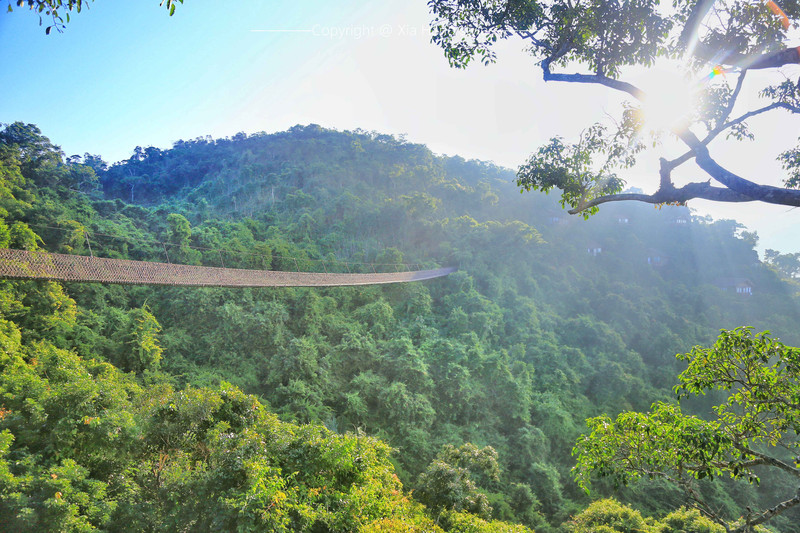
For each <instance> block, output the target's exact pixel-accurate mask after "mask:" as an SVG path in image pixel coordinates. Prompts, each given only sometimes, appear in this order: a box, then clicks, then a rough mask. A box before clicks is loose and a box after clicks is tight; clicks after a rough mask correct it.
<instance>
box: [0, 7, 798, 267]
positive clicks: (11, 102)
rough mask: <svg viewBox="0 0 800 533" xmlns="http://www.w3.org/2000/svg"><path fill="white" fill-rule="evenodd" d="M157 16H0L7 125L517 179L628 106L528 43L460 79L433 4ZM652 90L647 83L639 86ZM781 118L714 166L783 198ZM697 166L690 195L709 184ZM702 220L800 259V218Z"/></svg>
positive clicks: (764, 215)
mask: <svg viewBox="0 0 800 533" xmlns="http://www.w3.org/2000/svg"><path fill="white" fill-rule="evenodd" d="M158 3H159V2H158V0H143V1H139V2H115V1H112V0H98V1H97V2H95V3H91V4H89V6H90V8H89V9H88V11H84V12H82V13H80V14H76V15H74V16H73V17H72V22H71V23H70V24H68V25H67V28H66V30H65V31H64V33H55V32H53V33H52V34H51V35H50V36H45V34H44V28H43V27H40V26H38V18H37V16H36V15H34V14H32V13H30V12H27V11H25V10H22V9H17V10H15V11H14V12H13V13H8V14H7V13H5V12H3V13H2V14H0V47H2V50H4V53H3V58H2V62H0V65H1V67H0V87H2V88H3V90H2V92H3V96H2V98H0V122H12V121H15V120H21V121H24V122H30V123H34V124H37V125H38V126H39V127H40V128H41V129H42V131H43V132H44V134H45V135H47V136H48V137H50V139H51V140H52V141H53V142H55V143H56V144H59V145H60V146H61V147H62V148H63V149H64V151H65V153H66V154H67V155H71V154H83V153H84V152H89V153H93V154H100V155H102V156H103V158H104V159H105V160H106V161H109V162H114V161H118V160H120V159H125V158H127V157H129V156H130V154H131V153H132V151H133V148H134V147H135V146H137V145H140V146H150V145H152V146H158V147H161V148H169V147H171V146H172V143H173V142H175V141H177V140H178V139H192V138H195V137H199V136H205V135H211V136H212V137H224V136H230V135H233V134H235V133H237V132H240V131H244V132H247V133H253V132H257V131H266V132H274V131H280V130H284V129H286V128H289V127H291V126H293V125H295V124H310V123H316V124H320V125H322V126H326V127H332V128H337V129H340V130H343V129H355V128H361V129H364V130H376V131H380V132H382V133H391V134H406V135H407V138H408V140H409V141H412V142H418V143H423V144H426V145H428V146H429V147H430V148H431V149H432V150H433V151H434V152H436V153H440V154H449V155H455V154H458V155H461V156H462V157H465V158H467V159H472V158H475V159H484V160H491V161H494V162H496V163H498V164H502V165H505V166H508V167H511V168H516V167H517V166H518V165H519V164H521V163H522V162H524V160H525V159H526V158H527V156H528V155H529V154H530V153H531V152H532V151H534V150H535V149H536V147H537V146H538V145H540V144H541V143H543V142H545V141H546V140H547V139H549V138H550V137H552V136H554V135H561V136H563V137H565V138H566V139H567V140H573V139H575V138H576V136H577V135H578V134H579V133H580V131H581V129H583V128H584V127H586V126H587V125H589V124H591V123H592V122H594V121H597V120H602V119H604V118H605V117H606V116H607V114H609V113H613V112H614V111H615V110H616V109H617V107H618V105H619V102H620V101H621V96H619V95H617V94H615V93H613V92H611V91H609V90H608V89H604V88H601V87H591V86H579V87H578V86H572V85H569V84H554V83H549V84H545V83H544V82H542V81H541V73H540V71H539V70H538V69H537V67H536V66H535V65H534V62H533V61H532V60H531V59H530V58H529V57H528V56H527V55H526V54H525V53H524V52H523V51H522V45H521V44H520V43H519V42H508V43H503V44H502V45H501V46H500V47H499V48H498V58H499V61H498V63H497V64H495V65H490V66H488V67H484V66H481V65H479V64H476V65H475V66H472V67H470V68H468V69H466V70H454V69H451V68H449V66H448V64H447V61H446V60H445V59H444V57H443V55H442V53H441V51H440V50H439V49H438V48H436V47H435V46H434V45H432V44H430V42H429V40H430V39H429V33H428V26H427V24H428V21H429V18H430V16H429V14H428V12H427V6H426V2H425V0H412V1H410V0H403V1H399V0H386V1H383V2H367V1H361V0H347V1H337V2H330V1H327V2H323V1H312V0H297V1H293V2H268V1H241V2H232V3H228V2H226V3H222V2H214V1H211V0H205V1H202V0H187V1H186V4H185V5H180V4H179V5H178V7H177V10H176V13H175V15H174V16H173V17H168V16H167V13H166V9H165V8H163V7H159V5H158ZM798 44H800V43H798ZM798 73H800V71H798V70H795V71H794V74H795V75H796V74H798ZM655 79H657V78H656V77H655V76H650V75H647V74H644V73H639V76H638V77H637V82H641V83H643V84H646V83H647V82H648V80H650V81H652V80H655ZM753 86H755V84H754V85H753ZM742 109H744V108H742ZM779 118H780V117H779V116H775V117H765V118H761V119H759V120H758V121H757V122H754V126H755V127H756V129H757V131H758V132H759V133H760V137H759V138H758V141H757V142H755V143H745V144H739V143H734V144H733V145H732V146H730V147H728V146H716V145H715V146H712V155H714V156H715V157H717V159H718V161H719V162H720V163H722V164H723V165H724V166H727V167H728V168H729V169H730V170H733V171H735V172H738V173H740V175H742V176H744V177H747V178H749V179H752V180H754V181H758V182H762V183H770V184H774V185H779V184H780V181H781V177H782V176H781V170H780V167H779V165H778V164H777V163H775V162H774V156H775V155H776V154H777V153H779V152H780V151H781V150H783V149H785V148H787V147H789V146H791V145H792V143H793V142H794V143H796V142H797V138H798V135H800V127H798V124H797V122H796V121H795V122H794V123H793V122H792V121H789V120H783V121H781V120H778V119H779ZM679 154H680V152H679V151H677V150H676V151H673V152H671V153H669V154H668V155H671V156H675V155H679ZM686 166H687V173H686V175H685V176H686V178H687V179H693V180H697V179H707V178H705V175H703V174H701V173H700V172H699V171H695V170H694V168H692V166H691V165H686ZM622 175H623V177H625V178H627V180H628V182H629V184H630V185H634V186H637V187H641V188H643V189H645V190H646V191H648V192H652V191H653V190H654V189H655V187H656V185H657V166H656V164H655V161H654V160H653V159H651V160H650V161H649V163H648V162H647V161H645V165H643V166H641V167H639V168H637V169H636V170H635V172H630V173H627V174H624V173H623V174H622ZM689 205H690V207H692V208H694V209H696V210H697V211H698V213H699V214H707V213H708V214H711V215H712V216H714V217H715V218H736V219H737V220H739V221H740V222H742V223H744V224H746V225H747V226H748V227H749V228H750V229H752V230H756V231H758V233H759V236H760V238H761V240H760V244H759V248H762V249H763V248H778V249H780V250H782V251H785V252H795V251H800V211H798V210H797V209H790V208H787V207H780V206H765V205H763V204H758V203H755V202H753V203H750V204H736V205H727V206H725V205H719V204H711V203H710V202H701V201H694V202H690V204H689Z"/></svg>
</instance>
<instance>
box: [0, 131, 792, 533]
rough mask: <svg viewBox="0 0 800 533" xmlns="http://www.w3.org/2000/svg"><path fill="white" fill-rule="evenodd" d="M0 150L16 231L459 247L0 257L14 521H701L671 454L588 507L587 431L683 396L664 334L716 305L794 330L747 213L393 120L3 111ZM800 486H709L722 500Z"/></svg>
mask: <svg viewBox="0 0 800 533" xmlns="http://www.w3.org/2000/svg"><path fill="white" fill-rule="evenodd" d="M0 173H1V174H0V176H2V186H3V189H2V194H0V209H2V211H0V214H1V215H2V217H3V223H2V225H0V244H2V245H3V246H11V247H14V248H24V249H37V248H43V249H46V250H49V251H53V252H61V253H77V254H85V253H87V252H88V249H87V245H86V243H87V239H86V237H87V236H88V240H89V242H91V245H92V249H93V252H94V253H95V254H96V255H99V256H106V257H119V258H133V259H140V260H159V258H160V257H161V254H163V250H162V248H161V247H160V246H159V245H158V244H157V243H161V242H169V243H172V244H174V245H175V249H176V250H178V251H179V255H180V257H176V258H175V259H174V260H176V261H177V260H180V261H181V262H185V263H188V264H216V262H217V261H218V256H217V255H213V254H208V255H207V254H206V252H205V251H204V250H219V249H223V250H226V251H227V252H226V258H229V260H230V264H228V263H226V265H228V266H232V267H246V266H249V265H248V261H249V259H248V257H249V255H248V254H247V253H243V252H250V251H253V250H257V251H258V253H259V254H260V255H261V256H263V257H267V258H269V264H268V266H269V267H270V268H274V269H281V268H283V267H284V266H285V265H282V264H281V261H282V258H285V257H295V258H299V259H301V260H302V259H305V260H308V261H311V260H318V259H323V258H324V259H326V260H331V261H333V260H334V259H339V260H352V261H380V260H381V259H382V258H389V257H390V258H391V259H392V261H395V260H399V261H406V262H409V263H418V264H423V265H431V266H433V265H437V264H443V263H446V264H456V265H458V266H459V267H460V271H459V272H458V273H456V274H453V275H451V276H449V277H448V278H446V279H442V280H437V281H432V282H429V283H428V282H426V283H423V284H408V285H403V286H396V287H384V288H381V287H348V288H335V289H325V290H310V289H243V290H230V289H221V288H208V289H191V288H177V287H132V286H110V285H109V286H106V285H98V284H57V283H34V282H19V281H3V282H1V283H2V285H1V286H0V288H1V289H2V292H0V294H1V295H2V298H1V299H0V312H1V313H2V324H4V325H3V326H2V328H3V329H2V332H3V335H4V337H3V338H4V339H6V340H4V341H2V343H0V344H1V345H2V353H3V356H2V357H3V360H2V361H3V362H2V365H3V371H2V380H3V381H2V383H0V402H2V409H3V410H2V416H1V417H0V431H2V432H3V433H2V435H3V440H2V443H3V445H2V450H3V452H2V454H3V455H2V457H3V459H2V460H0V461H2V462H1V463H0V483H2V484H3V485H2V490H0V494H2V501H0V513H2V515H3V517H4V518H7V519H8V520H9V521H12V520H13V522H9V523H13V524H15V527H17V526H18V528H19V529H22V530H32V531H37V530H42V529H48V528H49V529H50V530H64V529H73V530H81V529H88V528H90V527H97V528H101V529H108V530H119V529H125V528H126V527H127V528H129V529H126V530H131V529H130V528H133V529H134V530H143V531H144V530H149V529H152V528H153V527H156V526H155V524H173V525H174V528H175V529H180V528H187V527H190V528H196V529H200V530H208V529H214V528H220V527H221V528H223V529H225V528H228V529H230V528H232V527H234V525H235V527H241V528H242V529H244V530H247V529H248V528H252V529H254V530H258V529H259V528H260V529H262V530H263V529H264V528H267V529H270V528H273V529H279V528H280V527H283V528H286V529H287V530H291V529H292V528H294V529H295V530H297V529H307V530H313V529H314V528H318V529H325V528H327V529H329V530H335V531H352V530H359V529H360V530H363V531H370V530H373V531H377V530H391V528H392V527H395V528H401V527H405V526H401V524H406V523H408V524H412V525H414V527H417V528H418V529H419V530H426V528H431V529H433V528H434V526H433V524H434V523H438V526H436V527H441V528H444V529H446V530H450V531H476V530H477V531H481V530H483V531H512V530H519V531H523V529H522V528H523V527H530V528H534V529H535V530H536V531H538V532H540V533H541V532H548V531H557V530H558V528H561V529H564V530H568V529H569V528H578V529H574V530H575V531H580V528H581V527H584V525H585V524H592V523H595V522H593V521H596V520H605V521H613V520H616V518H614V517H620V516H623V515H624V516H625V517H628V518H629V519H631V520H636V518H635V517H636V513H639V516H640V517H642V518H641V519H642V520H646V521H647V520H649V521H647V522H646V523H647V525H648V527H651V526H652V527H653V528H661V527H662V526H663V527H666V526H665V525H664V524H666V523H667V522H666V521H667V520H668V519H669V520H672V521H673V522H674V521H676V520H677V521H678V522H680V523H694V524H701V525H702V524H703V523H704V522H702V520H700V519H699V518H697V519H695V518H693V516H694V515H691V513H690V512H689V511H685V510H683V511H681V510H680V507H681V506H682V505H683V504H685V503H686V500H685V498H684V496H683V494H682V492H681V491H680V490H679V489H677V488H672V487H670V486H669V485H667V484H663V483H660V482H658V481H647V480H645V482H644V483H640V484H637V485H635V486H631V487H629V488H625V489H623V490H620V491H617V492H613V494H614V495H615V497H616V498H618V499H620V500H621V501H622V502H624V504H625V505H627V506H629V507H625V506H622V507H619V505H620V504H617V503H603V504H602V505H600V504H597V505H599V507H597V506H593V507H588V506H589V504H590V500H589V498H588V497H587V495H586V494H585V493H584V491H583V490H582V489H581V488H580V487H579V486H578V485H577V484H575V483H574V482H573V481H572V473H571V469H572V467H573V466H574V464H575V460H574V458H573V457H572V455H571V453H570V451H571V449H572V447H573V444H574V443H575V441H576V440H577V439H578V437H579V436H580V434H581V433H582V432H584V431H585V429H586V426H585V422H584V421H585V420H586V419H587V418H590V417H595V416H601V415H603V414H607V415H609V416H616V415H617V414H618V413H620V412H622V411H626V410H639V411H644V410H646V409H647V408H648V407H649V406H650V405H651V404H652V403H653V402H656V401H663V402H670V401H671V400H672V398H673V397H674V394H673V392H672V390H671V387H672V385H673V383H674V381H675V376H677V375H678V374H679V373H680V372H681V371H682V370H683V369H684V368H685V366H684V364H683V363H682V362H681V361H679V360H676V359H675V357H674V354H676V353H684V352H687V351H688V350H690V349H691V347H692V346H694V345H698V344H699V345H710V344H711V343H712V342H713V340H714V339H715V338H716V337H717V333H718V330H719V329H720V328H723V327H725V328H733V327H736V326H739V325H752V326H754V327H755V328H756V330H757V331H761V330H765V329H770V330H771V331H772V332H773V334H774V335H776V336H778V337H780V338H781V339H782V340H783V341H784V342H786V343H787V344H795V345H797V344H799V343H800V339H798V338H797V335H798V334H797V329H796V327H795V325H796V323H797V321H798V318H800V317H798V308H797V300H796V296H795V291H796V284H795V283H794V281H792V280H791V279H786V278H784V277H782V275H781V274H780V273H779V272H778V271H777V270H776V269H773V267H772V266H771V265H770V264H766V263H762V262H760V261H759V260H758V256H757V254H756V252H755V251H754V246H755V244H756V241H757V236H756V235H755V234H752V233H748V232H746V231H744V230H743V228H741V227H740V226H739V225H737V224H736V223H735V222H733V221H712V220H710V219H706V218H701V217H696V216H693V215H692V214H691V212H690V211H689V210H688V209H686V208H685V207H665V208H664V209H661V210H654V209H652V208H648V207H647V206H644V205H624V206H621V207H616V206H612V207H611V208H610V209H608V210H604V211H603V213H601V214H599V215H598V216H597V217H595V218H594V219H593V220H592V222H591V223H583V222H582V221H581V222H570V221H568V220H567V219H564V218H563V217H562V216H561V211H560V209H559V207H558V205H557V203H556V202H554V201H552V200H551V199H550V198H548V197H546V196H544V195H531V196H527V197H520V195H519V194H517V192H516V190H515V187H514V186H513V184H512V183H511V182H512V181H513V174H512V173H511V172H509V171H507V170H504V169H501V168H498V167H495V166H494V165H491V164H487V163H482V162H478V161H465V160H463V159H461V158H458V157H454V158H449V157H440V156H436V155H434V154H432V153H431V152H430V150H428V149H427V148H425V147H424V146H421V145H415V144H410V143H407V142H405V141H403V140H401V139H397V138H394V137H392V136H387V135H381V134H378V133H372V132H364V131H355V132H337V131H332V130H326V129H323V128H320V127H319V126H314V125H311V126H297V127H294V128H291V129H290V130H288V131H285V132H279V133H274V134H266V133H261V134H255V135H244V134H240V135H237V136H235V137H234V138H230V139H216V140H215V139H210V138H201V139H195V140H191V141H179V142H177V143H175V145H174V146H173V147H172V148H171V149H167V150H162V149H157V148H153V147H148V148H137V149H136V150H134V153H133V155H132V156H131V158H129V159H128V160H125V161H121V162H118V163H115V164H113V165H107V164H106V163H104V162H103V161H102V159H101V158H100V157H99V156H96V155H90V154H85V155H84V156H82V157H77V156H75V157H68V158H65V157H64V155H63V154H62V153H61V152H60V150H59V149H58V147H57V146H55V145H53V144H52V143H51V142H50V140H49V139H47V137H45V136H44V135H43V134H42V132H41V131H39V130H38V128H36V127H35V126H33V125H29V124H24V123H14V124H11V125H8V126H6V127H5V128H4V129H3V130H2V133H0ZM110 236H113V237H110ZM227 260H228V259H226V261H227ZM732 280H733V282H734V284H733V285H731V282H732ZM741 280H746V281H747V283H748V284H749V286H750V288H751V290H752V292H751V293H750V294H749V295H743V294H740V293H737V292H736V291H735V287H736V285H735V283H738V282H739V281H741ZM714 401H715V398H713V397H709V398H698V399H696V400H694V401H693V402H690V403H688V404H685V405H684V406H683V409H684V410H685V411H686V412H687V414H694V415H701V414H703V413H706V412H707V411H708V409H710V407H711V406H712V405H714ZM321 426H324V428H323V427H321ZM42 428H44V429H42ZM390 448H391V450H394V451H390ZM359 450H360V451H359ZM359 457H360V458H361V459H359V462H354V461H356V459H358V458H359ZM393 475H395V476H397V477H396V478H394V477H392V476H393ZM53 476H55V477H53ZM793 486H795V485H794V484H792V482H790V481H788V480H786V479H784V478H782V477H781V476H771V477H769V483H765V482H763V481H762V484H761V486H760V487H759V488H758V490H756V489H755V488H754V487H752V486H750V485H749V484H747V483H736V482H728V481H725V480H714V482H710V481H709V480H708V479H703V480H700V481H699V482H698V488H697V490H698V491H701V493H702V494H703V496H704V498H705V499H706V500H707V501H708V502H709V504H710V505H713V506H714V507H715V508H716V509H719V510H720V515H721V516H723V517H724V518H725V519H726V520H730V521H733V520H736V519H737V518H739V517H740V516H742V514H743V512H744V511H743V509H744V506H745V505H753V502H758V505H760V506H768V505H770V504H772V503H773V502H775V501H778V500H779V499H780V497H781V495H785V494H786V493H787V490H788V487H793ZM412 489H413V490H414V493H413V497H411V498H409V495H408V491H409V490H412ZM612 489H613V486H612V483H610V482H606V481H604V480H602V479H601V480H599V481H597V482H595V483H593V493H592V494H593V496H594V495H597V496H604V495H611V494H612ZM57 495H58V496H57ZM188 495H191V497H189V496H188ZM419 502H422V504H424V505H425V506H424V507H422V506H421V503H419ZM631 507H633V508H635V509H636V511H633V510H632V509H631ZM598 509H599V511H598ZM267 510H270V511H274V512H267ZM584 510H585V511H584ZM598 513H599V515H598ZM671 513H678V514H671ZM681 513H683V514H681ZM687 513H688V514H687ZM598 516H600V518H598ZM628 518H626V519H628ZM620 519H621V518H620ZM491 520H495V522H491ZM497 520H502V521H504V522H502V523H501V522H496V521H497ZM681 521H682V522H681ZM798 522H799V521H798V520H797V517H796V515H793V514H786V515H784V516H780V517H777V518H776V519H775V520H774V521H773V523H774V524H775V526H776V527H778V528H779V529H780V531H789V532H791V531H796V524H797V523H798ZM676 523H677V522H676ZM514 524H516V525H514ZM581 524H584V525H581ZM585 527H594V526H585ZM614 527H616V526H614ZM693 527H694V526H693ZM697 527H698V528H699V527H700V525H698V526H697ZM703 527H705V526H703ZM709 527H710V526H709ZM503 528H505V529H503ZM514 528H516V529H514ZM400 530H403V529H400ZM698 530H700V529H698ZM712 530H713V529H712Z"/></svg>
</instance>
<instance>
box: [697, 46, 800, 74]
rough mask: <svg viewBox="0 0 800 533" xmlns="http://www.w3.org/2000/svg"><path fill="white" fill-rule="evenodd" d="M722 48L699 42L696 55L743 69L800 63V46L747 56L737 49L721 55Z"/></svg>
mask: <svg viewBox="0 0 800 533" xmlns="http://www.w3.org/2000/svg"><path fill="white" fill-rule="evenodd" d="M720 52H721V51H720V50H718V49H716V48H714V47H711V46H708V45H705V44H702V43H698V44H697V48H696V51H695V55H697V56H699V57H701V58H703V59H706V60H708V61H713V62H715V63H717V64H720V65H729V66H731V67H739V68H742V69H749V70H757V69H765V68H777V67H782V66H784V65H791V64H795V63H800V47H797V48H784V49H783V50H778V51H777V52H768V53H766V54H762V55H759V56H747V55H744V54H740V53H739V52H735V51H724V52H723V54H722V56H721V57H720Z"/></svg>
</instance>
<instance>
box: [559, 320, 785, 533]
mask: <svg viewBox="0 0 800 533" xmlns="http://www.w3.org/2000/svg"><path fill="white" fill-rule="evenodd" d="M678 357H679V358H680V359H683V360H685V361H687V362H688V364H689V366H688V368H687V369H686V370H685V371H684V372H683V373H682V374H681V375H680V376H679V379H680V384H679V385H678V386H676V387H675V391H676V393H677V394H678V396H679V398H683V397H688V396H702V395H705V394H707V393H710V392H712V391H722V392H724V393H726V394H727V398H726V399H725V401H723V402H722V403H720V404H719V405H716V406H715V407H714V408H713V411H714V414H715V415H716V416H715V418H714V419H712V420H704V419H702V418H699V417H696V416H689V415H686V414H684V413H683V412H682V411H681V409H680V407H678V406H676V405H671V404H667V403H657V404H654V405H653V409H652V411H651V412H650V413H634V412H625V413H622V414H620V415H619V416H617V418H616V420H612V419H610V418H609V417H607V416H600V417H596V418H592V419H590V420H588V421H587V422H588V424H589V428H590V430H591V433H590V434H589V435H584V436H582V437H581V438H580V439H579V440H578V442H577V444H576V446H575V449H574V451H573V454H574V455H575V456H576V457H577V465H576V466H575V469H574V472H575V474H576V479H577V480H578V483H579V484H580V485H581V486H583V487H584V488H587V489H588V487H589V482H590V477H591V476H592V475H596V476H599V477H609V478H611V479H612V480H613V482H614V484H615V485H616V486H620V485H627V484H628V483H631V482H634V481H636V480H638V479H641V478H643V477H644V478H651V479H653V478H662V479H666V480H668V481H669V482H671V483H674V484H676V485H677V486H679V487H680V488H682V489H683V490H684V491H685V492H686V494H687V496H688V497H689V498H690V500H691V501H693V502H694V504H695V505H696V506H697V507H698V508H699V509H700V510H701V511H702V512H703V513H704V514H706V515H708V516H710V517H712V518H713V519H715V521H717V522H718V523H720V524H721V525H723V526H724V527H725V529H726V531H728V532H732V531H734V532H737V533H740V532H748V531H752V528H754V527H755V526H758V525H760V524H764V523H765V522H767V521H769V520H771V519H772V518H773V517H775V516H777V515H779V514H781V513H783V512H785V511H786V510H787V509H790V508H792V507H794V506H796V505H798V504H800V492H797V491H795V492H794V493H793V494H789V495H788V497H787V498H786V499H785V500H784V501H782V502H779V503H777V504H775V505H774V506H772V507H769V508H767V509H763V510H756V509H751V508H750V507H748V508H747V513H746V514H745V516H743V517H741V518H740V519H739V520H738V521H737V522H735V523H731V522H730V521H726V520H725V519H724V517H723V516H721V515H720V514H719V513H718V511H717V510H716V509H714V508H713V507H711V506H709V505H708V503H707V501H705V497H704V495H703V493H702V491H701V490H700V488H699V487H698V484H697V482H698V481H699V480H702V479H705V478H709V479H713V478H714V477H720V476H725V477H730V478H733V479H736V480H742V481H746V482H749V483H751V484H758V483H759V482H760V479H761V476H762V475H763V472H764V470H765V469H772V470H776V471H779V472H781V473H783V475H785V476H789V477H790V478H794V479H795V480H796V479H800V468H799V466H800V465H799V464H798V460H799V459H798V457H800V441H798V438H797V435H798V432H799V431H800V403H798V398H800V349H798V348H792V347H789V346H786V345H784V344H782V343H780V342H778V341H777V340H775V339H772V338H770V337H769V336H768V335H767V333H759V334H756V335H754V334H753V333H752V331H751V330H750V329H749V328H737V329H735V330H732V331H722V333H721V334H720V336H719V339H718V340H717V342H716V343H715V344H714V346H712V347H711V348H703V347H700V346H697V347H695V348H694V349H693V350H692V351H691V352H689V353H687V354H684V355H679V356H678ZM792 486H793V487H794V486H796V485H792Z"/></svg>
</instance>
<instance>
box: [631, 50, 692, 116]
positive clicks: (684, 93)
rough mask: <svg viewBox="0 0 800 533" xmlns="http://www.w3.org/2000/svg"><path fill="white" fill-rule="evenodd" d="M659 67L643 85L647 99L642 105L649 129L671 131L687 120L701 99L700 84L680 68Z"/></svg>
mask: <svg viewBox="0 0 800 533" xmlns="http://www.w3.org/2000/svg"><path fill="white" fill-rule="evenodd" d="M670 67H672V66H671V65H670V66H664V67H656V68H653V69H652V70H650V71H649V72H648V75H647V78H646V80H645V81H644V83H642V84H641V85H642V89H643V90H644V91H645V93H646V94H647V99H646V100H645V101H644V102H643V103H642V112H643V115H644V121H645V126H646V127H647V128H648V129H652V130H657V131H669V130H670V129H672V128H674V127H675V126H678V125H679V124H680V123H681V122H682V121H684V120H686V119H687V118H688V117H689V115H690V113H691V112H692V109H693V108H694V106H695V103H696V100H697V84H696V83H694V82H693V81H692V80H690V79H687V78H686V77H685V75H684V74H683V73H681V72H680V70H679V69H678V68H670Z"/></svg>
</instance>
